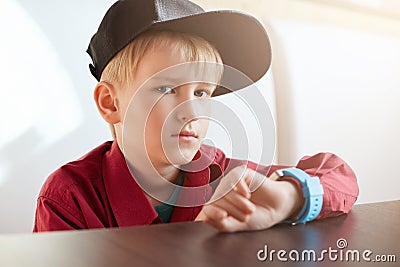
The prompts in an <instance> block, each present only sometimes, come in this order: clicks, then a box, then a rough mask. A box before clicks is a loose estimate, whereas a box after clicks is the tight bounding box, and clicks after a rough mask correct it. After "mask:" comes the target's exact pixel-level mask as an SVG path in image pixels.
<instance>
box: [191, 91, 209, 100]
mask: <svg viewBox="0 0 400 267" xmlns="http://www.w3.org/2000/svg"><path fill="white" fill-rule="evenodd" d="M194 95H195V96H197V97H201V98H205V97H211V92H210V91H208V90H197V91H195V92H194Z"/></svg>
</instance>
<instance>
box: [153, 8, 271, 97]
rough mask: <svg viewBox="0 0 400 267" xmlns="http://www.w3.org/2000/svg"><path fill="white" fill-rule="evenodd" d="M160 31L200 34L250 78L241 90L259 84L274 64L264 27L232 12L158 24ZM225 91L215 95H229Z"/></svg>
mask: <svg viewBox="0 0 400 267" xmlns="http://www.w3.org/2000/svg"><path fill="white" fill-rule="evenodd" d="M153 27H155V28H159V29H169V30H173V31H180V32H187V33H192V34H195V35H198V36H200V37H202V38H204V39H206V40H207V41H209V42H210V43H211V44H213V45H214V46H215V47H216V48H217V50H218V51H219V53H220V54H221V57H222V61H223V63H224V64H226V65H228V66H231V67H233V68H235V69H237V70H239V71H240V72H242V73H244V74H245V75H246V76H248V77H249V79H245V80H246V81H244V79H242V81H243V82H242V83H243V84H237V85H236V86H235V88H229V90H238V89H241V88H243V87H246V86H249V85H251V82H250V81H252V82H256V81H258V80H259V79H260V78H261V77H262V76H263V75H264V74H265V73H266V72H267V71H268V69H269V67H270V65H271V45H270V41H269V38H268V35H267V32H266V31H265V28H264V27H263V25H262V24H261V23H260V22H259V21H258V20H257V19H256V18H254V17H253V16H251V15H248V14H245V13H242V12H238V11H231V10H218V11H210V12H205V13H200V14H196V15H191V16H187V17H182V18H178V19H174V20H169V21H163V22H158V23H155V24H154V25H153ZM229 90H221V92H216V93H215V94H214V95H220V94H225V93H227V92H229Z"/></svg>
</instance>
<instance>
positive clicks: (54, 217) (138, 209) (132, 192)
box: [33, 142, 358, 232]
mask: <svg viewBox="0 0 400 267" xmlns="http://www.w3.org/2000/svg"><path fill="white" fill-rule="evenodd" d="M210 155H215V156H212V158H210ZM200 156H201V158H205V159H206V160H209V161H208V162H211V164H209V166H208V168H205V169H203V170H201V171H199V172H195V173H192V172H184V184H183V186H201V185H206V184H208V183H209V182H210V181H212V180H214V179H216V178H218V177H219V176H220V175H221V174H222V173H223V172H228V171H229V170H227V169H226V168H227V166H228V163H229V167H231V166H232V167H235V166H239V165H243V163H244V161H240V160H234V159H229V158H227V157H226V156H225V154H224V153H223V152H222V151H221V150H219V149H217V151H216V154H215V148H213V147H210V146H205V145H203V146H202V147H201V148H200V150H199V151H198V152H197V154H196V156H195V159H198V158H199V157H200ZM248 167H249V168H251V169H254V170H257V171H258V172H260V173H263V174H265V175H267V176H270V174H271V173H272V172H274V171H275V170H277V169H280V168H285V167H287V166H261V165H257V164H255V163H252V162H249V163H248ZM296 167H298V168H300V169H303V170H304V171H306V172H307V173H308V174H309V175H312V176H318V177H319V178H320V181H321V184H322V186H323V188H324V201H323V207H322V210H321V213H320V214H319V216H318V218H325V217H330V216H337V215H340V214H343V213H347V212H349V211H350V209H351V207H352V206H353V204H354V202H355V201H356V199H357V197H358V185H357V180H356V177H355V174H354V172H353V171H352V170H351V168H350V167H349V166H348V165H347V164H346V163H345V162H344V161H343V160H342V159H340V158H339V157H337V156H335V155H333V154H330V153H320V154H317V155H315V156H311V157H303V158H302V159H301V160H300V161H299V163H298V164H297V166H296ZM201 208H202V207H201V206H197V207H175V208H174V211H173V213H172V216H171V222H179V221H193V220H194V219H195V218H196V217H197V215H198V214H199V212H200V210H201ZM152 223H161V220H160V219H159V218H158V215H157V212H156V211H155V209H154V208H153V206H152V204H151V203H150V202H149V200H148V199H147V197H146V195H145V194H144V192H143V191H142V189H141V188H140V187H139V185H138V184H137V183H136V181H135V179H133V177H132V175H131V172H130V171H129V169H128V167H127V165H126V162H125V158H124V156H123V154H122V153H121V151H120V149H119V147H118V145H117V143H116V142H106V143H104V144H102V145H100V146H98V147H97V148H95V149H94V150H92V151H90V152H89V153H88V154H86V155H85V156H83V157H82V158H80V159H78V160H76V161H73V162H70V163H68V164H66V165H64V166H62V167H61V168H59V169H58V170H56V171H55V172H54V173H52V174H51V175H50V176H49V178H48V179H47V180H46V182H45V183H44V185H43V187H42V189H41V191H40V194H39V197H38V201H37V209H36V217H35V226H34V229H33V231H34V232H40V231H54V230H72V229H91V228H104V227H122V226H133V225H146V224H152Z"/></svg>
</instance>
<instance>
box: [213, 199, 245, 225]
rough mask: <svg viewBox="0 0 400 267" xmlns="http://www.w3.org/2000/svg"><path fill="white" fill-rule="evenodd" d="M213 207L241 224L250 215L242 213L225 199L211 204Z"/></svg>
mask: <svg viewBox="0 0 400 267" xmlns="http://www.w3.org/2000/svg"><path fill="white" fill-rule="evenodd" d="M242 198H243V197H242ZM243 199H245V198H243ZM245 200H247V199H245ZM247 201H248V200H247ZM213 205H215V206H217V207H219V208H221V209H223V210H225V211H226V212H227V213H228V215H229V216H232V217H234V218H235V219H237V220H239V221H241V222H245V221H246V220H247V219H248V217H249V214H250V213H249V212H243V211H242V210H241V209H238V208H237V207H236V206H235V205H233V204H232V203H231V202H230V201H228V200H227V199H226V198H222V199H220V200H219V201H217V202H215V203H213Z"/></svg>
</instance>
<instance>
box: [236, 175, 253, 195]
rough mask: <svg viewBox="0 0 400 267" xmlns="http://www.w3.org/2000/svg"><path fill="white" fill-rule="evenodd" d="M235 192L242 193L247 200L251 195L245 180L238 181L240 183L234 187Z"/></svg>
mask: <svg viewBox="0 0 400 267" xmlns="http://www.w3.org/2000/svg"><path fill="white" fill-rule="evenodd" d="M234 191H236V192H238V193H240V194H241V195H242V196H244V197H245V198H250V197H251V194H250V189H249V187H248V186H247V184H246V182H245V180H244V179H240V180H239V181H238V183H237V184H236V186H235V187H234Z"/></svg>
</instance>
